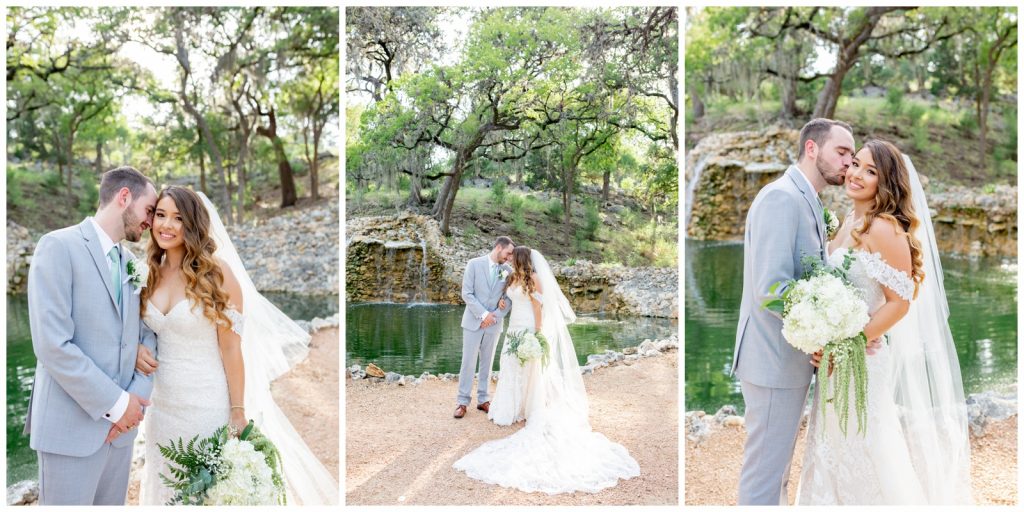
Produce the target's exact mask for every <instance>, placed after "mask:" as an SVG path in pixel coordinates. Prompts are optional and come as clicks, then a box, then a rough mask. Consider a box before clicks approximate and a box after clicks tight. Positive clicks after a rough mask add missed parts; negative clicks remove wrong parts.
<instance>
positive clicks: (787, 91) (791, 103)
mask: <svg viewBox="0 0 1024 512" xmlns="http://www.w3.org/2000/svg"><path fill="white" fill-rule="evenodd" d="M780 81H781V82H782V112H780V114H781V115H782V118H783V119H793V118H795V117H796V91H797V82H796V80H793V79H791V78H786V77H782V78H780Z"/></svg>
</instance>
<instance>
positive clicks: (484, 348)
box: [458, 329, 501, 405]
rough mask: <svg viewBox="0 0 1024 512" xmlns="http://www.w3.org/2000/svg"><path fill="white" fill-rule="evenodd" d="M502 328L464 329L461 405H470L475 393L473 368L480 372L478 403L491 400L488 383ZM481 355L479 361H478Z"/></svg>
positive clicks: (459, 398) (460, 373)
mask: <svg viewBox="0 0 1024 512" xmlns="http://www.w3.org/2000/svg"><path fill="white" fill-rule="evenodd" d="M500 337H501V330H500V329H495V330H493V331H491V332H488V329H479V330H476V331H470V330H468V329H463V330H462V368H461V369H460V370H459V396H458V403H459V405H469V399H470V397H471V396H472V394H473V370H474V368H475V369H476V370H477V372H478V373H479V382H478V383H477V386H476V388H477V398H476V401H477V403H478V404H482V403H484V402H487V401H489V400H490V398H489V396H490V393H489V389H488V385H489V384H490V381H491V366H493V365H494V350H495V349H497V348H498V338H500ZM478 357H479V362H478Z"/></svg>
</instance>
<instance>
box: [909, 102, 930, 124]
mask: <svg viewBox="0 0 1024 512" xmlns="http://www.w3.org/2000/svg"><path fill="white" fill-rule="evenodd" d="M926 112H928V109H927V108H926V107H925V106H923V105H921V104H919V103H916V102H915V103H912V104H911V105H910V108H909V109H907V118H908V119H910V124H911V126H913V125H916V124H917V123H918V122H920V121H921V118H922V117H924V115H925V113H926Z"/></svg>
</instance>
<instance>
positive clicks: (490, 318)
mask: <svg viewBox="0 0 1024 512" xmlns="http://www.w3.org/2000/svg"><path fill="white" fill-rule="evenodd" d="M495 321H496V320H495V316H494V313H492V312H488V313H487V314H486V315H484V319H483V321H482V322H480V328H481V329H486V328H488V327H490V326H492V325H494V322H495Z"/></svg>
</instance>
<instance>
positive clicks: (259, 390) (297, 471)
mask: <svg viewBox="0 0 1024 512" xmlns="http://www.w3.org/2000/svg"><path fill="white" fill-rule="evenodd" d="M199 196H200V197H201V198H202V200H203V205H204V206H205V207H206V209H207V211H208V212H209V213H210V236H211V237H213V240H214V241H215V242H216V243H217V251H216V252H215V253H214V256H216V257H218V258H220V259H222V260H224V261H225V263H227V265H228V267H229V268H230V269H231V272H232V273H234V275H235V277H236V278H237V279H238V283H239V285H240V286H241V288H242V301H243V305H242V309H243V312H242V313H243V316H244V318H245V320H244V322H243V329H242V357H243V359H244V361H245V411H246V415H248V416H249V418H251V419H253V420H254V421H255V422H256V425H257V426H258V427H259V428H260V430H261V431H263V433H264V434H265V435H266V436H267V437H268V438H269V439H270V440H271V441H273V442H274V444H275V445H276V446H277V449H278V451H279V452H280V453H281V463H282V466H283V468H284V478H285V480H286V483H287V487H288V489H287V491H288V499H289V504H292V502H293V501H296V500H297V501H299V502H300V503H301V504H303V505H336V504H338V502H339V500H338V483H337V482H336V481H335V480H334V478H333V477H332V476H331V474H330V473H329V472H328V471H327V468H325V467H324V465H323V464H321V463H320V461H319V460H318V459H317V458H316V456H315V455H313V452H312V451H310V449H309V447H308V446H306V443H305V442H304V441H303V440H302V437H301V436H300V435H299V433H298V432H296V430H295V428H294V427H293V426H292V424H291V422H290V421H288V417H287V416H285V414H284V412H283V411H281V409H280V408H279V407H278V406H277V403H276V402H275V401H274V397H273V396H272V395H271V393H270V383H271V382H272V381H273V380H274V379H276V378H277V377H279V376H281V375H282V374H284V373H285V372H287V371H288V370H289V369H290V368H291V367H292V366H294V365H295V364H296V363H298V362H300V361H302V360H303V359H305V358H306V355H307V354H308V353H309V339H310V336H309V334H308V333H306V331H305V330H304V329H302V327H299V325H298V324H296V323H295V322H293V321H292V320H291V319H290V318H288V316H287V315H285V314H284V313H282V312H281V311H280V310H279V309H277V307H275V306H274V305H273V304H271V303H270V301H268V300H267V299H266V297H264V296H263V295H261V294H260V293H259V292H258V291H257V290H256V286H255V285H254V284H253V282H252V279H251V278H250V277H249V273H248V272H246V271H245V267H244V266H243V265H242V259H241V258H240V257H239V255H238V251H236V250H235V245H234V244H233V243H232V242H231V238H230V237H229V236H228V232H227V230H226V229H225V228H224V223H223V222H221V220H220V215H218V214H217V209H216V207H215V206H214V205H213V203H212V202H210V199H209V198H208V197H206V195H205V194H202V193H200V194H199ZM324 405H325V406H326V405H333V404H324Z"/></svg>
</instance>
